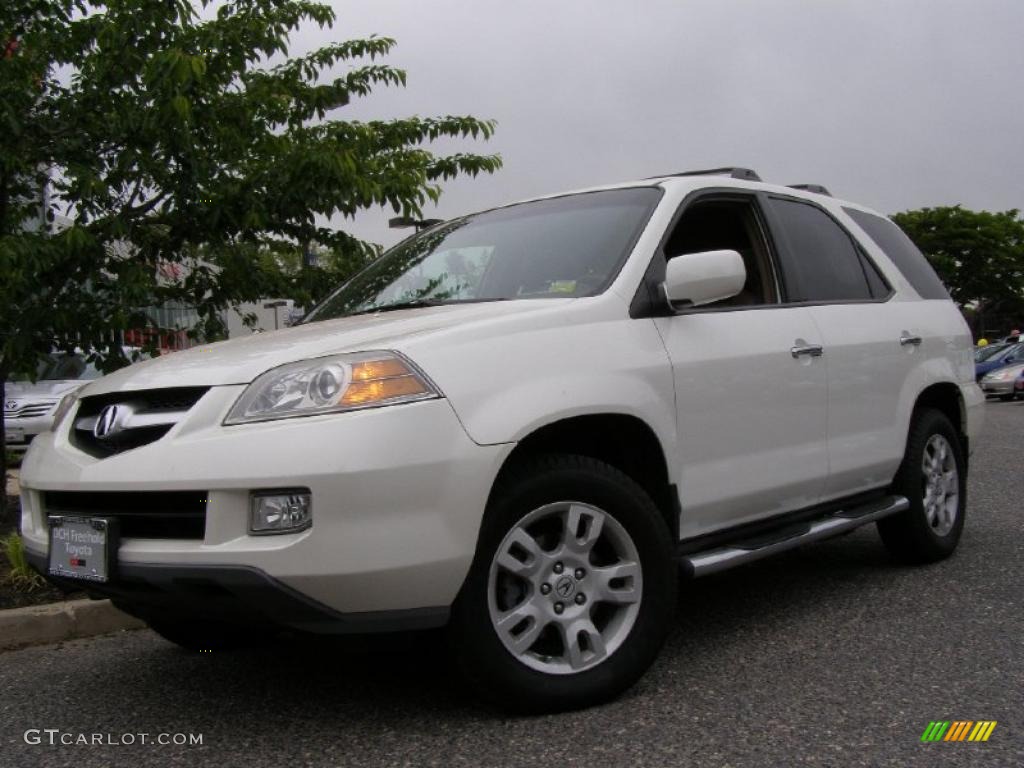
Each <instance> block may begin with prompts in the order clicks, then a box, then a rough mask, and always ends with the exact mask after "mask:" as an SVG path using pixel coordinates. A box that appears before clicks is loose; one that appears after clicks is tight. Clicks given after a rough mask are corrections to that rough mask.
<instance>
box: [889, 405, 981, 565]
mask: <svg viewBox="0 0 1024 768" xmlns="http://www.w3.org/2000/svg"><path fill="white" fill-rule="evenodd" d="M943 448H944V449H945V452H943ZM936 461H938V462H939V464H936V463H935V462H936ZM926 464H927V465H928V466H929V469H928V470H927V471H926V468H925V465H926ZM939 465H941V467H940V466H939ZM940 469H941V472H939V470H940ZM954 469H955V472H956V475H955V477H952V476H950V475H949V472H950V471H951V470H954ZM930 472H939V474H933V475H930V474H929V473H930ZM940 477H941V478H944V480H943V481H942V482H941V483H940ZM892 492H893V493H896V494H899V495H901V496H905V497H906V498H907V499H908V500H909V501H910V507H909V508H908V509H907V510H906V511H904V512H901V513H899V514H897V515H893V516H892V517H888V518H886V519H884V520H879V521H878V532H879V534H881V536H882V541H883V543H884V544H885V546H886V548H887V549H888V550H889V552H890V553H892V555H893V556H894V557H895V558H896V559H897V560H899V561H901V562H904V563H912V564H920V563H932V562H936V561H938V560H943V559H945V558H947V557H949V556H950V555H951V554H953V552H954V550H956V546H957V543H958V542H959V541H960V535H961V533H962V532H963V529H964V518H965V516H966V512H967V471H966V463H965V461H964V454H963V444H962V443H961V442H960V437H959V435H958V434H957V432H956V430H955V429H954V428H953V425H952V424H951V423H950V421H949V418H948V417H947V416H946V415H945V414H944V413H942V412H941V411H937V410H934V409H931V408H924V409H921V410H918V411H915V413H914V416H913V417H912V419H911V424H910V432H909V435H908V437H907V451H906V454H905V455H904V457H903V463H902V464H901V465H900V469H899V471H898V472H897V473H896V479H895V480H894V482H893V485H892Z"/></svg>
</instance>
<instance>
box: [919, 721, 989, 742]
mask: <svg viewBox="0 0 1024 768" xmlns="http://www.w3.org/2000/svg"><path fill="white" fill-rule="evenodd" d="M995 729H996V721H995V720H977V721H975V720H953V721H952V722H950V721H949V720H937V721H936V720H933V721H932V722H930V723H928V727H927V728H925V729H924V733H922V734H921V741H988V737H989V736H991V735H992V731H994V730H995Z"/></svg>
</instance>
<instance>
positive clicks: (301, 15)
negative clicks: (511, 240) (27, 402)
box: [0, 0, 501, 511]
mask: <svg viewBox="0 0 1024 768" xmlns="http://www.w3.org/2000/svg"><path fill="white" fill-rule="evenodd" d="M334 20H335V16H334V12H333V11H332V10H331V8H330V7H329V6H327V5H326V4H321V3H317V2H310V1H308V0H228V2H226V3H224V4H222V5H219V6H218V7H216V9H215V10H214V8H213V7H212V6H209V5H208V3H207V1H206V0H203V9H201V10H197V9H196V8H194V7H193V6H192V5H191V3H189V2H187V0H111V2H106V3H93V2H88V3H87V2H85V0H5V2H4V3H3V5H2V8H0V51H2V54H0V56H2V58H0V275H2V284H0V398H2V396H3V384H4V383H5V382H6V381H7V380H8V377H9V376H11V375H12V374H15V373H32V372H33V371H34V370H35V368H36V364H37V362H38V359H39V357H40V356H41V355H43V354H45V353H47V352H48V351H50V349H51V347H52V346H53V345H54V344H60V345H62V346H63V347H64V348H70V347H74V346H78V347H82V348H84V349H85V350H87V351H88V352H89V354H90V355H91V356H92V357H93V358H94V359H96V360H97V361H98V362H99V364H100V365H101V366H114V365H117V364H120V363H121V362H123V361H122V360H121V359H120V358H121V357H122V353H121V349H120V348H119V347H118V346H116V345H112V344H111V342H110V340H111V337H112V332H116V331H122V330H125V329H131V328H140V327H144V326H147V325H151V324H152V321H151V320H150V319H149V316H148V314H147V312H146V308H147V307H153V306H157V305H160V304H162V303H164V302H166V301H181V302H184V303H185V304H187V305H190V306H193V307H195V308H196V310H197V311H198V313H199V316H200V317H201V320H202V323H201V327H200V328H199V329H198V331H197V332H198V333H201V334H204V335H205V336H206V337H207V338H211V337H214V338H215V337H216V335H217V334H218V333H220V332H222V330H223V329H222V323H221V312H222V310H223V309H225V308H226V307H228V306H230V305H233V304H236V303H239V302H243V301H252V300H256V299H258V298H260V297H262V296H267V295H281V294H282V293H283V292H284V291H285V290H288V288H289V287H294V288H303V287H304V290H305V291H306V295H307V296H311V297H312V296H315V295H317V294H320V295H322V293H323V292H324V290H326V286H324V285H323V284H321V283H320V282H319V280H324V281H326V280H329V279H332V278H337V277H339V276H341V275H342V274H343V273H346V272H350V271H351V270H353V269H355V268H357V267H358V266H360V265H361V264H364V263H366V262H367V261H368V260H370V259H372V258H374V257H375V256H376V255H377V253H378V249H377V248H376V247H375V246H372V245H371V244H368V243H365V242H362V241H360V240H358V239H356V238H354V237H352V236H351V235H349V234H347V233H345V232H344V231H343V230H339V229H333V228H331V227H329V226H327V225H326V224H324V222H326V221H329V220H331V218H332V217H337V216H339V215H340V216H341V217H354V216H355V215H356V213H358V212H359V211H362V210H365V209H368V208H371V207H375V206H388V207H390V208H392V209H393V210H394V211H395V212H396V213H398V214H400V215H403V216H411V217H420V216H421V215H422V214H421V208H422V206H423V205H424V204H425V203H427V202H428V201H436V200H437V199H438V197H439V196H440V194H441V187H440V183H441V182H442V181H444V180H448V179H452V178H454V177H456V176H457V175H460V174H470V175H476V174H478V173H481V172H487V173H491V172H494V171H495V170H497V169H498V168H499V167H500V164H501V163H500V159H499V158H498V157H497V156H495V155H478V154H471V153H461V152H459V153H455V154H451V155H437V154H435V153H433V152H431V151H430V149H429V147H430V142H432V141H433V140H436V139H445V138H460V137H461V138H481V139H486V138H489V137H490V136H491V134H492V132H493V129H494V124H493V123H492V122H490V121H486V120H479V119H476V118H474V117H459V116H448V117H439V118H420V117H412V118H408V119H399V120H388V121H370V122H358V121H354V120H348V121H346V120H340V119H337V118H336V117H335V113H336V111H337V110H338V109H339V108H342V107H344V106H345V105H346V104H348V103H349V101H350V100H351V99H353V98H357V97H360V96H366V95H367V94H369V93H370V92H371V90H372V89H373V88H374V87H375V86H394V85H397V86H402V85H404V84H405V81H406V75H405V72H404V71H402V70H400V69H396V68H394V67H391V66H388V65H386V64H383V63H381V62H380V59H381V57H383V56H384V55H385V54H387V53H388V52H389V51H390V50H391V49H392V47H393V46H394V44H395V41H394V40H391V39H388V38H382V37H370V38H368V39H360V40H347V41H340V42H336V43H332V44H330V45H327V46H325V47H323V48H320V49H318V50H315V51H313V52H311V53H308V54H305V55H302V56H298V57H289V54H288V45H289V39H288V36H289V33H291V32H293V31H295V30H296V29H298V28H299V27H300V26H301V25H302V24H304V23H308V22H311V23H315V24H318V25H319V26H320V27H331V26H332V25H333V23H334ZM342 66H344V67H346V68H345V69H344V70H343V71H342V72H341V74H332V72H335V70H337V69H338V68H339V67H342ZM47 189H48V190H49V191H50V194H49V196H48V200H43V199H42V197H43V195H42V190H47ZM55 212H61V213H63V214H64V215H67V216H68V217H70V219H71V221H70V225H69V226H67V227H66V228H65V229H63V230H62V231H59V232H51V231H50V229H51V228H50V227H47V226H38V219H39V216H40V214H42V216H43V219H44V221H45V220H46V219H48V218H51V217H52V216H53V215H54V213H55ZM313 243H315V244H317V247H319V248H321V249H326V251H327V252H329V253H330V254H331V258H330V259H328V263H327V264H326V265H321V266H319V267H311V268H309V271H304V270H302V269H299V270H297V272H296V271H292V274H291V275H289V270H287V269H283V268H282V265H285V264H287V263H288V254H295V253H297V252H301V251H302V250H304V249H305V248H307V247H309V246H310V244H313ZM167 265H182V266H183V267H184V268H183V269H180V270H179V269H170V270H168V269H166V267H167ZM161 275H162V276H161ZM168 275H170V278H168ZM282 281H284V282H282ZM2 439H3V421H2V417H0V441H2ZM0 511H2V510H0Z"/></svg>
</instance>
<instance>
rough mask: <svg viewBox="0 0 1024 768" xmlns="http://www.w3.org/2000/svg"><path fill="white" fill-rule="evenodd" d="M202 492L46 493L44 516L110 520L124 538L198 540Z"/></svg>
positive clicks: (203, 500)
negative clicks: (63, 515) (70, 516)
mask: <svg viewBox="0 0 1024 768" xmlns="http://www.w3.org/2000/svg"><path fill="white" fill-rule="evenodd" d="M206 497H207V494H206V491H46V492H44V493H43V507H44V509H45V511H46V513H47V514H62V513H63V514H69V515H82V516H83V517H111V518H115V519H116V520H117V522H118V527H119V530H120V532H121V538H124V539H199V540H201V539H202V538H203V537H204V535H205V534H206Z"/></svg>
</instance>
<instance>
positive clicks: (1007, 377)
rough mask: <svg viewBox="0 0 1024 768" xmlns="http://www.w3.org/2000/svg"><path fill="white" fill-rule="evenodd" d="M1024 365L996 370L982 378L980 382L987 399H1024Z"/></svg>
mask: <svg viewBox="0 0 1024 768" xmlns="http://www.w3.org/2000/svg"><path fill="white" fill-rule="evenodd" d="M1022 382H1024V363H1016V364H1015V365H1007V366H1005V367H1003V368H996V369H995V370H994V371H989V372H988V373H986V374H985V375H984V376H982V377H981V381H980V382H978V383H979V384H980V385H981V391H982V392H984V393H985V395H986V397H998V398H999V399H1001V400H1013V399H1014V398H1017V397H1024V383H1022Z"/></svg>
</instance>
